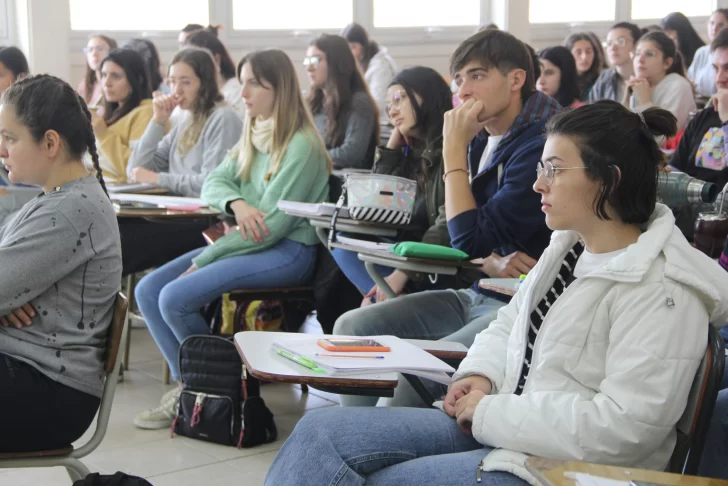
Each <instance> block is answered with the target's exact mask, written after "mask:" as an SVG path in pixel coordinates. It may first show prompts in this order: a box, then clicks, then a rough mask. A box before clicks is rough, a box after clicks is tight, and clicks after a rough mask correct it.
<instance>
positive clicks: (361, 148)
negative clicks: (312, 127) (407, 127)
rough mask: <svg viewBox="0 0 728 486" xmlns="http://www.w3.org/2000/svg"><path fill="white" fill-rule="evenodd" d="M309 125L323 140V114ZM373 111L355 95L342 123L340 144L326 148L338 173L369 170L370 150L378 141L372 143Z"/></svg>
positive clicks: (325, 123)
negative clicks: (346, 119) (312, 124)
mask: <svg viewBox="0 0 728 486" xmlns="http://www.w3.org/2000/svg"><path fill="white" fill-rule="evenodd" d="M313 121H314V123H315V124H316V130H318V132H319V133H320V134H321V136H322V137H323V138H324V140H326V133H327V126H328V117H327V116H326V111H325V110H321V111H319V112H318V113H315V114H314V116H313ZM378 123H379V120H378V119H377V112H376V108H375V107H374V106H373V105H372V103H371V101H370V99H369V96H368V95H367V94H366V93H363V92H359V93H356V94H355V95H354V96H353V98H352V100H351V111H350V113H349V120H348V121H347V123H346V135H345V136H344V141H343V142H342V143H341V145H339V146H338V147H329V146H328V145H327V147H326V148H327V149H328V151H329V156H330V157H331V160H333V161H334V165H335V166H336V167H337V168H341V169H371V168H372V164H374V150H375V149H376V148H377V144H378V143H379V140H377V139H376V137H375V136H374V135H375V133H376V132H375V130H376V129H377V124H378Z"/></svg>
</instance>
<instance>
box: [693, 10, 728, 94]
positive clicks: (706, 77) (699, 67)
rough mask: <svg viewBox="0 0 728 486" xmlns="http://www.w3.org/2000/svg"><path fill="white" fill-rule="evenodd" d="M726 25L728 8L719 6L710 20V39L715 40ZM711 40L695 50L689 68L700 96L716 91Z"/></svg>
mask: <svg viewBox="0 0 728 486" xmlns="http://www.w3.org/2000/svg"><path fill="white" fill-rule="evenodd" d="M725 27H728V8H719V9H718V10H716V11H715V12H713V14H712V15H711V16H710V20H709V21H708V39H710V42H713V40H715V38H716V36H717V35H718V32H720V31H721V30H723V29H724V28H725ZM710 42H709V43H708V45H707V46H702V47H700V48H699V49H698V50H697V51H695V57H694V58H693V62H692V64H690V68H689V69H688V77H689V78H690V79H691V80H692V81H693V83H695V94H697V95H698V96H705V97H709V96H713V95H714V94H715V92H716V87H715V72H714V71H713V56H712V55H711V53H710Z"/></svg>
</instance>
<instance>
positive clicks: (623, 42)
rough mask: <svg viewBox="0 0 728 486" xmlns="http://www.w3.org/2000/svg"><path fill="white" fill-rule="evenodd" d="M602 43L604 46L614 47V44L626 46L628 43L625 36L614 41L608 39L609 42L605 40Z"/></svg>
mask: <svg viewBox="0 0 728 486" xmlns="http://www.w3.org/2000/svg"><path fill="white" fill-rule="evenodd" d="M602 45H603V46H604V47H612V46H618V47H624V46H626V45H627V39H625V38H624V37H617V38H616V39H614V40H613V41H610V40H608V41H607V42H603V43H602Z"/></svg>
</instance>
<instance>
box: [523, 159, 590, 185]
mask: <svg viewBox="0 0 728 486" xmlns="http://www.w3.org/2000/svg"><path fill="white" fill-rule="evenodd" d="M587 168H588V167H585V166H581V167H554V164H552V163H551V162H543V161H541V160H539V161H538V167H537V168H536V177H541V174H543V175H545V176H546V183H547V184H548V185H549V186H550V185H551V184H553V182H554V177H556V174H557V173H558V172H559V171H561V170H573V169H587Z"/></svg>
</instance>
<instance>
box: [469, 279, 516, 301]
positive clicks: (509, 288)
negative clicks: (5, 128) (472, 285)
mask: <svg viewBox="0 0 728 486" xmlns="http://www.w3.org/2000/svg"><path fill="white" fill-rule="evenodd" d="M518 282H520V279H518V278H483V279H480V280H479V281H478V287H480V288H481V289H484V290H490V291H491V292H496V293H498V294H500V295H503V296H505V297H508V298H510V297H513V296H514V295H516V292H518V286H517V284H518Z"/></svg>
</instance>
